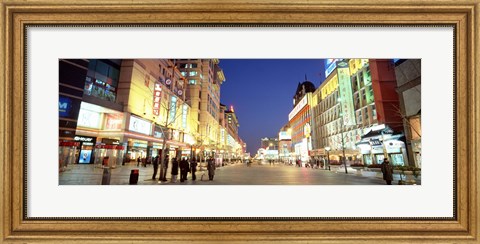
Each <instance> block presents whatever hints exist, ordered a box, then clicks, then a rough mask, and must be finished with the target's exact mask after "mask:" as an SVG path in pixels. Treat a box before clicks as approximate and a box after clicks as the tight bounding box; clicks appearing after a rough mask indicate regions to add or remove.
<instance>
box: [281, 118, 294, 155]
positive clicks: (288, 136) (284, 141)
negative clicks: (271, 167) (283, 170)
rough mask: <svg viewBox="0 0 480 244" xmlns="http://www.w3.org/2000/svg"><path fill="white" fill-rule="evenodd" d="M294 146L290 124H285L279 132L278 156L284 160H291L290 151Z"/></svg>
mask: <svg viewBox="0 0 480 244" xmlns="http://www.w3.org/2000/svg"><path fill="white" fill-rule="evenodd" d="M291 148H292V129H291V128H290V125H289V124H288V123H287V124H285V125H284V126H283V127H282V128H281V129H280V131H279V132H278V158H279V159H280V160H281V161H282V162H284V163H287V162H290V161H291V158H290V153H291Z"/></svg>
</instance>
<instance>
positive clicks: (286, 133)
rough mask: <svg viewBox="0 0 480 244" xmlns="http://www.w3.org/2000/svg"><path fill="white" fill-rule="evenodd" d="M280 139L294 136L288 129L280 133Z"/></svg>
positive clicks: (289, 138) (288, 138)
mask: <svg viewBox="0 0 480 244" xmlns="http://www.w3.org/2000/svg"><path fill="white" fill-rule="evenodd" d="M278 139H279V140H291V139H292V136H291V135H290V134H289V133H288V132H287V131H281V132H280V133H278Z"/></svg>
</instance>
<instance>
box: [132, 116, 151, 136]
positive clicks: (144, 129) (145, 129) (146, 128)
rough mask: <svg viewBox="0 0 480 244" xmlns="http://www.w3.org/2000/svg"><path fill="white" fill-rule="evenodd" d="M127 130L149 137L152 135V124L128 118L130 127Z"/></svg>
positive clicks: (135, 118)
mask: <svg viewBox="0 0 480 244" xmlns="http://www.w3.org/2000/svg"><path fill="white" fill-rule="evenodd" d="M128 129H129V130H130V131H134V132H138V133H142V134H145V135H150V134H151V133H152V123H150V122H149V121H146V120H143V119H140V118H137V117H134V116H130V125H129V127H128Z"/></svg>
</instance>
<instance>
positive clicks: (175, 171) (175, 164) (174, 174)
mask: <svg viewBox="0 0 480 244" xmlns="http://www.w3.org/2000/svg"><path fill="white" fill-rule="evenodd" d="M165 171H167V170H166V169H165ZM170 173H171V174H172V183H175V182H177V175H178V161H177V159H176V158H173V159H172V171H171V172H170Z"/></svg>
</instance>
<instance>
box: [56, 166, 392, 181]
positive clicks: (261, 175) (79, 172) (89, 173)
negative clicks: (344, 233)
mask: <svg viewBox="0 0 480 244" xmlns="http://www.w3.org/2000/svg"><path fill="white" fill-rule="evenodd" d="M132 169H138V170H139V179H138V183H137V184H138V185H385V181H384V180H382V179H381V178H378V177H375V174H374V173H373V172H364V173H363V176H360V175H357V174H355V170H353V169H349V174H345V172H344V171H343V170H340V171H338V172H336V171H328V170H323V169H311V168H298V167H294V166H286V165H283V164H278V163H277V164H274V165H269V164H263V165H259V164H256V163H254V164H252V166H250V167H247V166H246V165H245V164H242V163H237V164H230V165H227V166H224V167H218V168H217V170H216V172H215V178H214V180H213V181H209V180H208V172H207V171H197V173H196V175H197V180H196V181H192V180H191V174H190V173H189V174H188V180H187V181H186V182H180V180H179V176H178V177H177V182H176V183H172V182H171V181H170V179H171V175H170V170H171V168H169V169H168V172H167V179H168V181H167V182H159V181H158V174H157V179H156V180H152V175H153V166H152V165H148V166H147V167H141V166H140V167H137V166H136V163H131V164H127V165H125V166H122V167H119V168H115V169H111V177H110V185H128V184H129V179H130V171H131V170H132ZM102 174H103V169H101V168H94V165H78V164H77V165H70V166H69V167H68V169H67V170H66V171H64V172H61V173H60V177H59V184H60V185H101V184H102ZM202 175H204V176H203V180H202ZM397 182H398V176H396V179H395V181H394V184H397Z"/></svg>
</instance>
